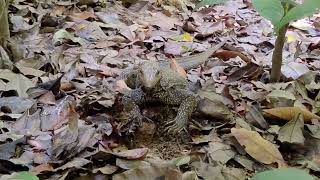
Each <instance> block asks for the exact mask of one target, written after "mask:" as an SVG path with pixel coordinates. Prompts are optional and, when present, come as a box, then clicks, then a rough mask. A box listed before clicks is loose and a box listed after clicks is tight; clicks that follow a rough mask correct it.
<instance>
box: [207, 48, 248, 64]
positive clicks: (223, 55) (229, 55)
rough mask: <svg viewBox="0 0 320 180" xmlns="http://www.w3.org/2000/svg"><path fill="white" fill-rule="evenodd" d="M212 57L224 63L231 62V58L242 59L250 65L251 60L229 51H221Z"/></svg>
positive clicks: (239, 53) (236, 52)
mask: <svg viewBox="0 0 320 180" xmlns="http://www.w3.org/2000/svg"><path fill="white" fill-rule="evenodd" d="M212 57H217V58H219V59H222V60H224V61H226V60H229V59H230V58H235V57H240V58H241V59H242V60H243V61H245V62H246V63H250V62H251V59H250V58H248V57H247V56H245V55H244V54H242V53H241V52H238V51H228V50H220V51H217V52H215V53H213V54H212Z"/></svg>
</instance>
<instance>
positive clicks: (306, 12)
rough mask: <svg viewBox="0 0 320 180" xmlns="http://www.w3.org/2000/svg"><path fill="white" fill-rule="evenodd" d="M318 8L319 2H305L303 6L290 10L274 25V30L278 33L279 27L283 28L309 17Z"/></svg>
mask: <svg viewBox="0 0 320 180" xmlns="http://www.w3.org/2000/svg"><path fill="white" fill-rule="evenodd" d="M319 8H320V1H319V0H305V1H304V3H303V4H300V5H297V6H296V7H294V8H292V9H291V10H290V11H289V12H288V13H287V14H286V15H285V16H284V17H283V19H282V20H281V21H280V23H279V24H278V25H276V30H277V31H278V30H279V29H280V28H281V27H283V26H285V25H286V24H287V23H289V22H291V21H295V20H298V19H302V18H304V17H307V16H311V15H312V14H314V13H315V12H316V11H317V10H318V9H319Z"/></svg>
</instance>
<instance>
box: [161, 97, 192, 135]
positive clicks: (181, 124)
mask: <svg viewBox="0 0 320 180" xmlns="http://www.w3.org/2000/svg"><path fill="white" fill-rule="evenodd" d="M182 92H186V91H182ZM180 93H181V92H179V93H178V94H180ZM180 97H181V98H183V100H182V101H180V102H181V103H180V106H179V109H178V113H177V116H176V117H175V119H174V120H172V121H170V122H168V123H167V124H166V126H167V127H166V129H165V130H166V131H168V133H169V134H173V135H175V134H179V133H180V132H181V131H182V130H184V129H186V128H187V126H188V123H189V119H190V118H191V115H192V113H193V112H194V111H195V109H196V106H197V100H196V97H195V96H194V95H193V94H190V93H186V94H184V95H182V96H180Z"/></svg>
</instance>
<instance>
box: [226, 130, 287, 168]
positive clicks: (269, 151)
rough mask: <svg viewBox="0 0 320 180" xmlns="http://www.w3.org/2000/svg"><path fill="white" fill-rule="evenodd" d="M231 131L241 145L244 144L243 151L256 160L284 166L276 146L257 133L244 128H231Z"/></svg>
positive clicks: (284, 163)
mask: <svg viewBox="0 0 320 180" xmlns="http://www.w3.org/2000/svg"><path fill="white" fill-rule="evenodd" d="M231 133H232V135H233V136H234V137H235V138H236V139H237V140H238V142H239V143H240V144H241V145H243V146H245V151H246V152H247V153H248V154H249V155H250V156H251V157H253V158H254V159H256V160H257V161H259V162H262V163H264V164H271V163H278V166H279V167H285V166H286V162H285V161H284V160H283V157H282V155H281V153H280V152H279V150H278V148H277V147H276V146H275V145H274V144H272V143H271V142H269V141H267V140H265V139H263V138H262V137H261V136H260V135H259V133H257V132H255V131H249V130H246V129H244V128H241V129H237V128H232V129H231Z"/></svg>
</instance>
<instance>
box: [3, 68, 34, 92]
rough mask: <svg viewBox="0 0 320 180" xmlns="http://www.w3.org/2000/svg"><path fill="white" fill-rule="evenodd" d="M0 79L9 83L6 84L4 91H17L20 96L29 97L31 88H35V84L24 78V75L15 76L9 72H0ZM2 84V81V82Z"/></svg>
mask: <svg viewBox="0 0 320 180" xmlns="http://www.w3.org/2000/svg"><path fill="white" fill-rule="evenodd" d="M0 79H5V80H6V81H8V82H7V83H4V89H2V88H0V90H2V91H9V90H15V91H17V93H18V95H19V96H22V97H28V94H27V93H26V92H27V90H28V89H29V88H31V87H34V85H35V83H34V82H32V81H31V80H29V79H28V78H26V77H25V76H23V75H22V74H15V73H13V72H11V71H9V70H0ZM0 81H1V82H2V80H0Z"/></svg>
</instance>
